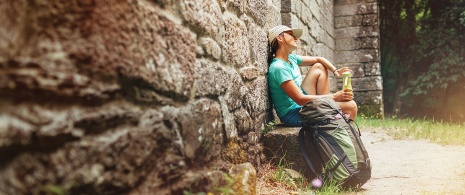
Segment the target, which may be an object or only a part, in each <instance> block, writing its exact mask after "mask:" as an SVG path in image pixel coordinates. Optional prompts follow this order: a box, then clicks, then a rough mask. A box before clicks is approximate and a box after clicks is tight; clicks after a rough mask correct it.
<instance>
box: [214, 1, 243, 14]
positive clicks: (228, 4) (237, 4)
mask: <svg viewBox="0 0 465 195" xmlns="http://www.w3.org/2000/svg"><path fill="white" fill-rule="evenodd" d="M220 5H221V7H222V9H223V11H226V10H228V9H230V8H233V9H235V10H237V11H239V13H241V14H242V13H244V12H245V10H246V6H247V5H246V4H245V1H244V0H220Z"/></svg>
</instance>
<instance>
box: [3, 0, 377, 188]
mask: <svg viewBox="0 0 465 195" xmlns="http://www.w3.org/2000/svg"><path fill="white" fill-rule="evenodd" d="M289 5H291V6H290V7H289ZM333 7H334V5H333V3H332V1H327V0H326V1H323V0H311V1H303V0H302V1H289V0H282V1H281V0H268V1H267V0H218V1H207V0H182V1H176V0H155V1H148V0H120V1H110V0H98V1H97V0H84V1H83V0H80V1H77V0H76V1H75V0H72V1H34V0H32V1H31V0H7V1H2V2H0V21H2V22H1V23H0V159H1V161H0V192H1V193H0V194H25V193H32V194H38V193H52V192H56V191H59V192H69V193H71V194H126V193H127V194H147V193H149V192H150V193H152V192H157V194H182V192H183V191H189V192H207V191H211V190H214V189H215V187H220V186H225V185H227V186H231V187H233V188H235V190H236V191H237V192H241V194H254V193H255V188H254V187H253V186H254V185H255V184H254V182H255V180H254V179H255V175H256V171H255V169H254V167H259V166H260V165H261V163H263V161H264V156H263V154H262V150H263V149H262V146H261V140H262V135H261V129H262V128H263V127H264V124H265V123H266V122H267V121H268V120H270V113H271V112H270V108H269V102H268V96H267V83H266V73H267V64H266V57H267V56H266V55H267V53H266V52H267V36H266V33H267V29H269V28H271V27H272V26H275V25H277V24H281V23H282V22H283V23H285V24H286V23H287V24H288V23H289V22H291V24H292V25H293V24H294V23H292V22H297V23H296V24H298V25H293V26H295V27H297V26H298V27H305V28H304V29H305V30H304V32H305V35H304V36H303V38H302V41H301V44H302V49H300V50H299V51H298V52H299V53H300V54H308V55H323V56H325V57H327V58H328V59H330V60H332V61H334V60H336V58H334V55H335V53H336V52H335V51H336V50H335V48H336V47H337V44H336V43H335V39H334V37H335V36H336V32H335V31H334V29H333V27H332V26H333V25H334V24H333V21H334V20H333V19H332V17H333V11H332V10H333ZM303 13H308V14H303ZM310 13H312V14H311V15H310ZM306 26H309V27H306ZM354 58H355V57H354ZM367 66H369V65H367ZM372 66H374V65H372ZM365 74H366V71H365ZM252 165H253V166H252ZM225 177H229V178H233V180H234V182H233V183H228V181H230V180H228V179H225ZM245 178H248V179H249V180H247V181H246V179H245ZM237 186H245V187H237ZM239 188H240V189H239Z"/></svg>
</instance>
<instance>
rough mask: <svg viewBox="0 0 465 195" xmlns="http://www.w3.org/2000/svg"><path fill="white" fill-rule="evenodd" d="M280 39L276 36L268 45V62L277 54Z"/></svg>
mask: <svg viewBox="0 0 465 195" xmlns="http://www.w3.org/2000/svg"><path fill="white" fill-rule="evenodd" d="M278 47H279V45H278V41H277V40H276V38H275V39H274V40H273V41H272V42H271V43H270V44H269V45H268V64H270V63H271V61H273V58H274V55H275V54H276V51H277V50H278Z"/></svg>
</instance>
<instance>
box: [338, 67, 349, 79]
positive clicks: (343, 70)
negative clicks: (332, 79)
mask: <svg viewBox="0 0 465 195" xmlns="http://www.w3.org/2000/svg"><path fill="white" fill-rule="evenodd" d="M345 71H350V72H352V70H350V69H349V67H342V68H338V69H337V70H336V71H334V72H333V73H334V76H336V78H341V76H342V73H343V72H345Z"/></svg>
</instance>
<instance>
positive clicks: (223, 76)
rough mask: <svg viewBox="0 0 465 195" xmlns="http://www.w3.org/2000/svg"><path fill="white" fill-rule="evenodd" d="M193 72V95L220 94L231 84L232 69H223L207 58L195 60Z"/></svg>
mask: <svg viewBox="0 0 465 195" xmlns="http://www.w3.org/2000/svg"><path fill="white" fill-rule="evenodd" d="M196 69H197V71H196V72H195V74H194V78H195V82H194V85H193V86H194V88H195V96H197V97H201V96H211V95H221V94H224V93H225V90H224V89H225V88H227V87H228V86H230V85H231V83H230V82H231V78H232V75H231V74H232V71H228V70H226V69H223V68H222V67H221V66H220V65H219V63H217V62H212V61H208V60H199V61H196Z"/></svg>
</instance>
